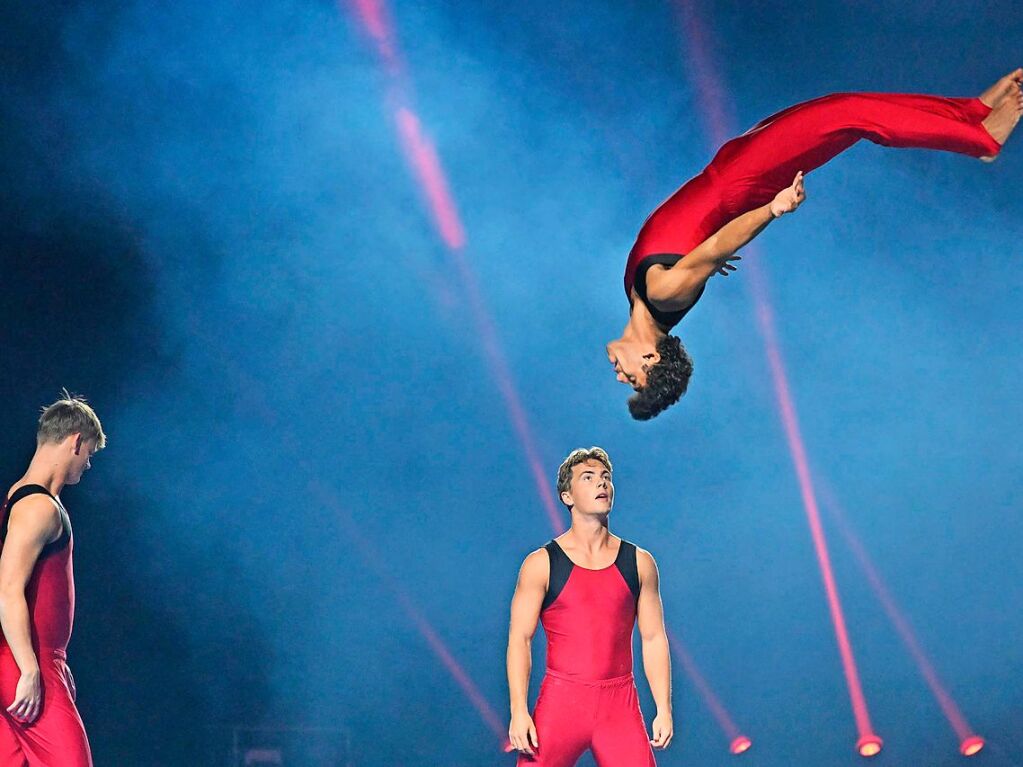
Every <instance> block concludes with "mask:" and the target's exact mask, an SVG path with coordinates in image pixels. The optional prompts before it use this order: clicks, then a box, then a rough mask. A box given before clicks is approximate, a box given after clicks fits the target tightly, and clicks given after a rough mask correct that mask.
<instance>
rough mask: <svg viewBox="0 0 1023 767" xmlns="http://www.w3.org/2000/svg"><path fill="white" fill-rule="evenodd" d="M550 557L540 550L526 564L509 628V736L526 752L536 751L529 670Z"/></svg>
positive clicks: (545, 588) (515, 744) (516, 592)
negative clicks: (529, 699) (533, 747)
mask: <svg viewBox="0 0 1023 767" xmlns="http://www.w3.org/2000/svg"><path fill="white" fill-rule="evenodd" d="M549 577H550V560H549V558H548V556H547V552H546V551H544V550H543V549H537V550H536V551H534V552H533V553H532V554H530V555H529V556H528V557H526V560H525V561H524V562H523V563H522V569H521V570H519V580H518V583H516V585H515V595H514V596H513V597H512V603H511V623H510V625H509V628H508V693H509V696H510V698H511V726H510V727H509V731H508V735H509V739H510V740H511V744H512V746H514V747H515V748H516V749H518V750H520V751H524V752H525V753H530V754H531V753H533V752H532V749H531V748H530V746H529V742H528V741H527V737H528V736H529V735H530V733H531V734H532V739H533V745H534V746H535V745H537V743H536V730H535V728H533V722H532V720H531V719H530V717H529V704H528V701H527V696H528V693H529V672H530V669H531V667H532V656H531V654H530V645H531V644H532V641H533V634H535V633H536V624H537V622H538V621H539V620H540V608H541V607H542V606H543V598H544V595H545V594H546V592H547V581H548V578H549Z"/></svg>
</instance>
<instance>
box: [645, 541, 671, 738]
mask: <svg viewBox="0 0 1023 767" xmlns="http://www.w3.org/2000/svg"><path fill="white" fill-rule="evenodd" d="M636 567H637V569H638V570H639V604H638V606H637V609H636V612H637V617H638V623H639V635H640V638H642V640H643V670H644V671H645V672H646V679H647V682H648V683H649V684H650V692H651V693H652V694H653V696H654V703H655V704H656V705H657V715H656V716H655V717H654V721H653V726H652V729H653V736H654V737H653V740H651V741H650V745H652V746H653V747H654V748H667V747H668V744H669V743H671V738H672V735H673V734H674V729H675V727H674V724H673V722H672V714H671V655H670V653H669V652H668V634H667V632H666V631H665V629H664V608H663V606H662V605H661V592H660V588H659V586H658V582H657V581H658V576H657V564H656V563H655V562H654V558H653V557H652V556H650V552H648V551H644V550H643V549H638V550H637V551H636Z"/></svg>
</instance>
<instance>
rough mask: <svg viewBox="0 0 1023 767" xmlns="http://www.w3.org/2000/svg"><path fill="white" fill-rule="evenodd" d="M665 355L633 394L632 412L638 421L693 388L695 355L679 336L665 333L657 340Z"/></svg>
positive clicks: (630, 404)
mask: <svg viewBox="0 0 1023 767" xmlns="http://www.w3.org/2000/svg"><path fill="white" fill-rule="evenodd" d="M657 353H658V354H659V355H661V359H660V360H659V361H658V362H657V364H655V365H652V366H651V367H650V369H649V370H648V371H647V374H646V386H644V387H643V388H642V389H640V390H639V391H637V392H636V393H635V394H633V395H632V396H631V397H629V412H630V413H632V417H633V418H635V419H636V420H637V421H648V420H650V419H651V418H653V417H654V416H655V415H657V414H658V413H660V412H661V411H662V410H664V409H666V408H669V407H671V406H672V405H674V404H675V403H676V402H678V401H679V400H680V399H682V395H683V394H685V393H686V389H688V388H689V377H690V376H691V375H692V374H693V359H692V357H690V356H689V352H687V351H686V347H684V346H683V345H682V340H681V339H680V338H679V337H678V336H664V338H662V339H660V340H659V341H658V342H657Z"/></svg>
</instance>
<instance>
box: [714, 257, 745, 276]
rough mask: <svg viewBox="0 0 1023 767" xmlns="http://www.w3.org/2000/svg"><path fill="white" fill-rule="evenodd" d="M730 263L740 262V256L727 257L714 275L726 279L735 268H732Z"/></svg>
mask: <svg viewBox="0 0 1023 767" xmlns="http://www.w3.org/2000/svg"><path fill="white" fill-rule="evenodd" d="M732 261H742V256H729V257H728V258H726V259H725V260H724V262H723V263H722V264H721V266H719V267H718V270H717V272H716V273H717V274H720V275H721V276H722V277H727V276H728V275H729V274H730V273H732V272H734V271H735V270H736V268H737V267H734V266H732V264H731V263H730V262H732Z"/></svg>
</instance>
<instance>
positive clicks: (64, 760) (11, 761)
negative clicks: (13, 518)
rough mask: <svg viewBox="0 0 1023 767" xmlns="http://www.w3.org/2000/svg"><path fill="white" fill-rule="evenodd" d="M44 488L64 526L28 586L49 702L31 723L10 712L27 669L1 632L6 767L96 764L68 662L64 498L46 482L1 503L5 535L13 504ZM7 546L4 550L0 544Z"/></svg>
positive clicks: (70, 583)
mask: <svg viewBox="0 0 1023 767" xmlns="http://www.w3.org/2000/svg"><path fill="white" fill-rule="evenodd" d="M37 493H42V494H45V495H48V496H49V497H50V498H52V499H53V501H54V503H56V504H57V508H58V510H59V512H60V517H61V524H62V526H63V530H62V532H61V535H60V537H59V538H58V539H57V540H56V541H53V542H52V543H50V544H47V545H46V547H44V548H43V550H42V552H41V553H40V555H39V559H38V560H37V561H36V565H35V569H33V571H32V577H31V578H30V579H29V582H28V585H27V586H26V588H25V598H26V600H27V602H28V612H29V620H30V623H31V627H32V647H33V649H34V650H35V653H36V658H38V659H39V672H40V677H41V679H42V687H43V707H42V711H41V712H40V714H39V717H38V718H37V719H36V720H35V721H34V722H32V723H31V724H23V723H21V722H19V721H17V720H15V719H14V718H13V717H11V715H10V714H8V713H7V707H8V706H9V705H11V703H12V702H13V701H14V696H15V691H16V689H17V686H18V679H19V678H20V677H21V671H20V670H19V669H18V664H17V663H15V661H14V656H13V655H12V654H11V648H10V647H8V645H7V642H6V640H4V639H3V638H2V635H0V719H2V721H0V765H3V767H92V755H91V752H90V750H89V740H88V738H87V737H86V736H85V728H84V727H83V725H82V719H81V717H80V716H79V715H78V709H76V708H75V680H74V678H73V677H72V676H71V671H70V669H68V665H67V643H68V640H69V639H70V638H71V624H72V621H73V619H74V614H75V580H74V571H73V566H72V556H71V553H72V546H73V541H72V538H71V520H70V519H69V517H68V514H67V511H65V509H64V507H63V506H62V505H61V503H60V501H58V500H57V499H56V498H53V496H52V495H50V494H49V493H48V492H47V491H46V489H45V488H43V487H42V486H40V485H25V486H23V487H20V488H18V489H17V490H16V491H15V492H14V493H12V494H11V497H10V498H9V499H7V500H6V501H4V504H3V506H0V536H2V538H3V539H6V537H7V525H8V522H9V520H10V511H11V507H12V506H14V504H16V503H17V502H18V501H20V500H21V499H22V498H24V497H25V496H27V495H35V494H37ZM0 550H2V549H0Z"/></svg>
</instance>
